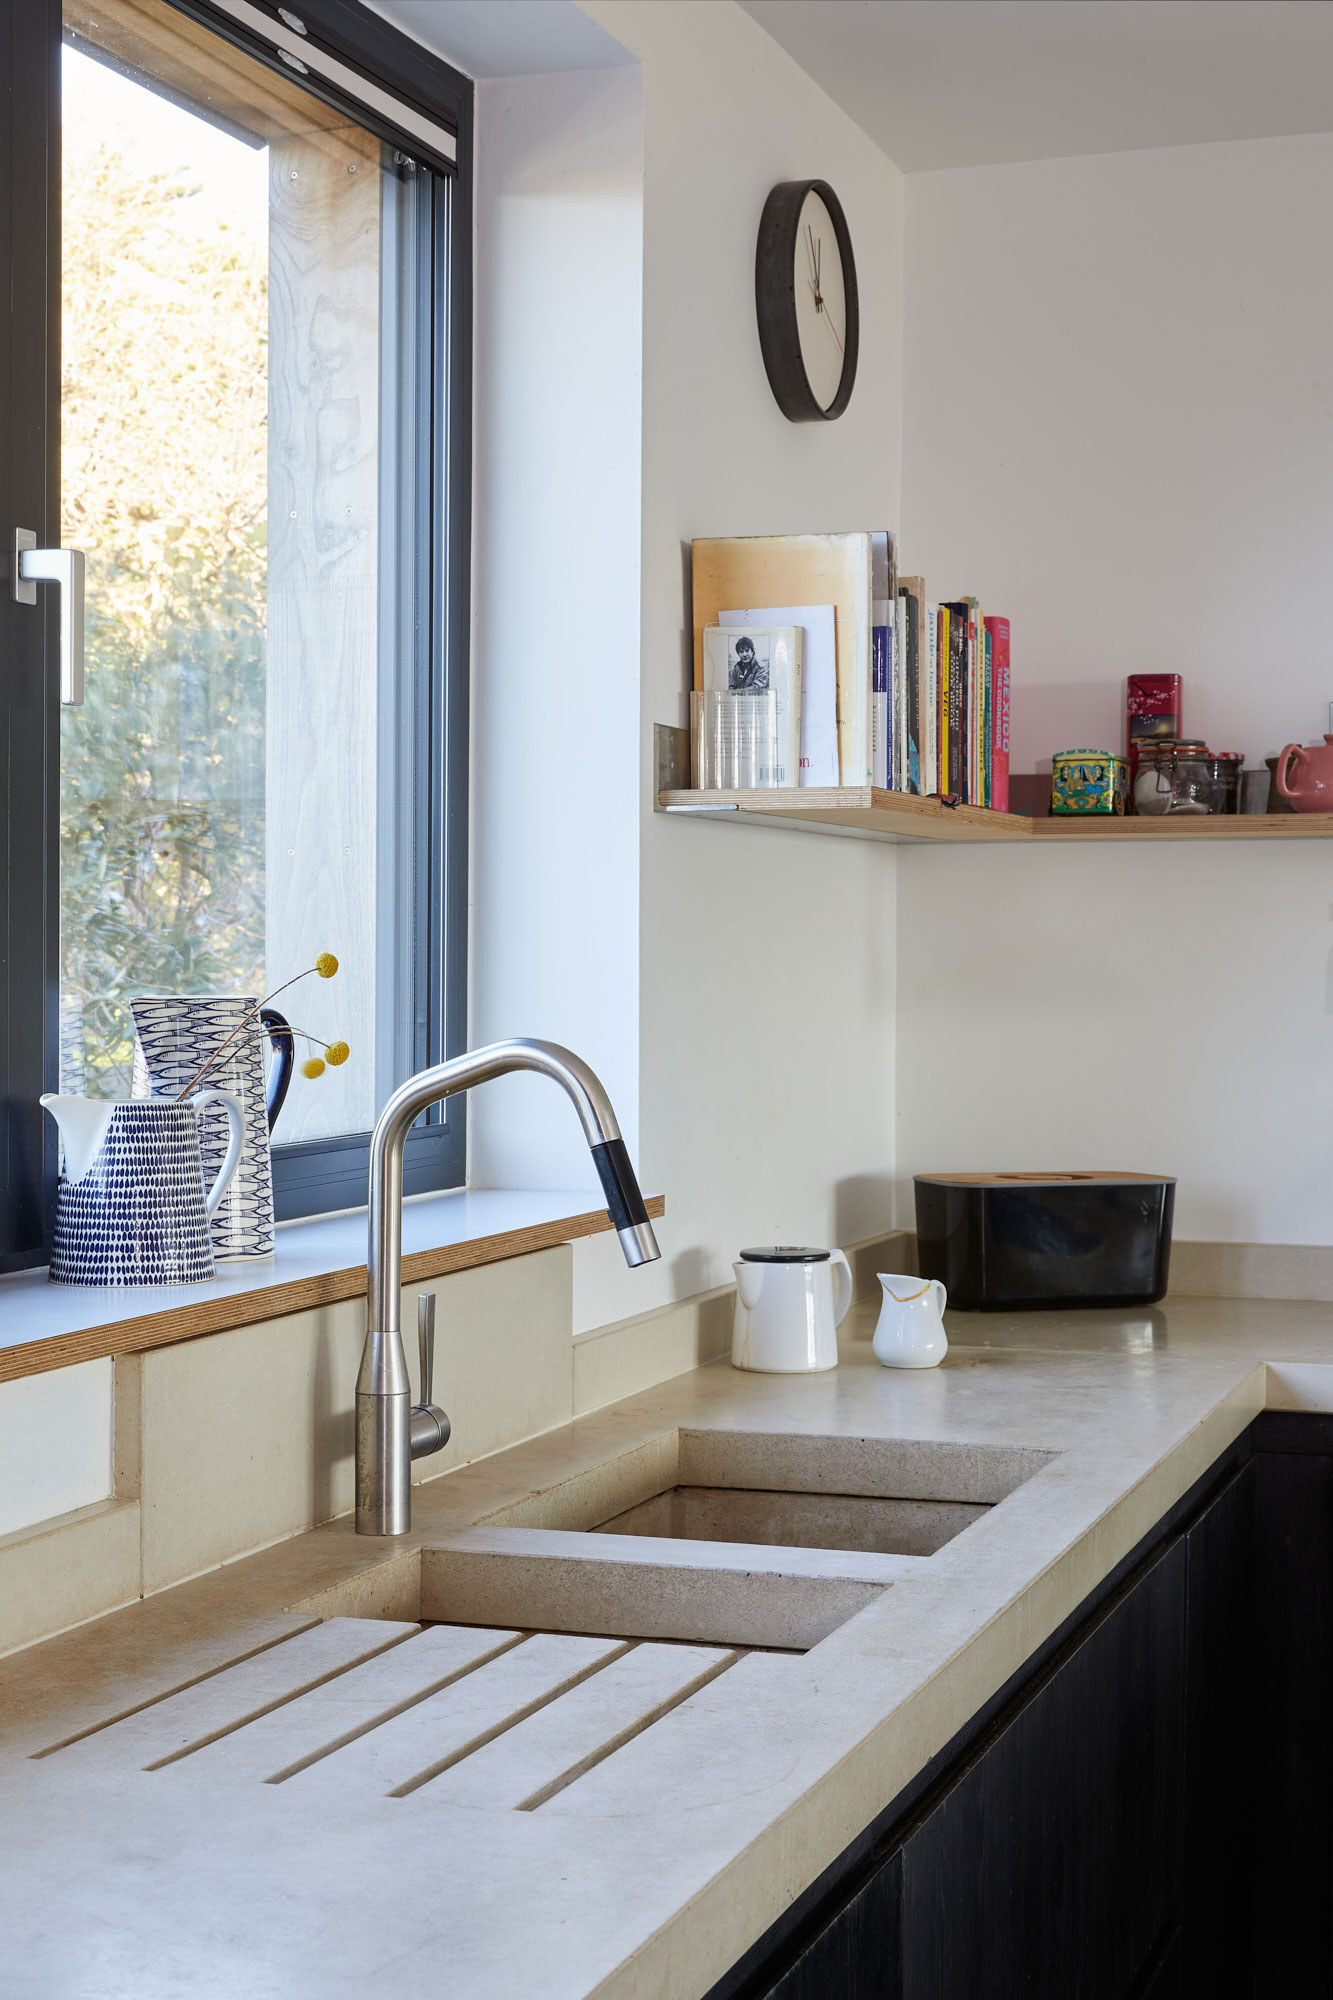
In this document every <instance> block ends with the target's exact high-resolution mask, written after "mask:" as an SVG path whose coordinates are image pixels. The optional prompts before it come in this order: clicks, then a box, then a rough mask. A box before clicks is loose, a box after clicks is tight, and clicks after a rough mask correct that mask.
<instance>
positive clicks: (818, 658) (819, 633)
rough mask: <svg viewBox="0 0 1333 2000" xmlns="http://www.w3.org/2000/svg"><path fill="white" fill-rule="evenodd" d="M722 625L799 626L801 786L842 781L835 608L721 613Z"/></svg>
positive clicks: (784, 606) (780, 606)
mask: <svg viewBox="0 0 1333 2000" xmlns="http://www.w3.org/2000/svg"><path fill="white" fill-rule="evenodd" d="M717 622H718V624H719V625H721V626H724V627H727V628H734V627H738V626H744V625H767V626H781V625H795V626H798V627H799V628H800V632H801V759H800V783H801V784H803V785H836V784H837V782H838V671H837V636H836V623H835V618H834V611H833V606H832V605H831V604H770V605H764V606H762V607H760V608H758V609H753V608H752V609H750V610H748V611H745V610H741V611H735V610H733V611H720V612H719V613H718V617H717Z"/></svg>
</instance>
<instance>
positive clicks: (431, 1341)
mask: <svg viewBox="0 0 1333 2000" xmlns="http://www.w3.org/2000/svg"><path fill="white" fill-rule="evenodd" d="M417 1354H418V1356H419V1358H420V1361H421V1400H422V1402H423V1403H425V1404H430V1403H433V1402H434V1401H435V1398H434V1396H433V1394H432V1393H431V1392H432V1390H433V1388H434V1384H435V1294H434V1292H422V1293H421V1294H420V1296H419V1297H418V1299H417Z"/></svg>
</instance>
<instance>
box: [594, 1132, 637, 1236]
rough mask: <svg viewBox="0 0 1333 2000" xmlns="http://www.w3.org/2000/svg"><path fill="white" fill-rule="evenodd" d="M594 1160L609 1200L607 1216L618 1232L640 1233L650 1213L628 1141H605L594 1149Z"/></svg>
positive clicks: (603, 1190) (607, 1201)
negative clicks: (642, 1224)
mask: <svg viewBox="0 0 1333 2000" xmlns="http://www.w3.org/2000/svg"><path fill="white" fill-rule="evenodd" d="M592 1157H593V1162H594V1164H595V1166H596V1168H597V1178H598V1179H599V1180H600V1181H601V1183H602V1192H603V1194H604V1195H605V1196H606V1212H607V1214H608V1215H609V1216H610V1218H611V1220H612V1222H613V1223H614V1224H615V1226H616V1228H617V1229H637V1228H638V1226H639V1224H640V1223H642V1222H646V1221H647V1220H648V1210H647V1209H646V1208H645V1207H644V1202H643V1195H642V1193H641V1192H640V1189H639V1183H638V1179H637V1177H636V1175H635V1172H634V1168H633V1167H632V1166H631V1165H630V1157H629V1148H628V1147H627V1146H626V1144H625V1141H624V1140H623V1139H605V1140H603V1142H602V1144H601V1145H600V1146H594V1147H593V1148H592Z"/></svg>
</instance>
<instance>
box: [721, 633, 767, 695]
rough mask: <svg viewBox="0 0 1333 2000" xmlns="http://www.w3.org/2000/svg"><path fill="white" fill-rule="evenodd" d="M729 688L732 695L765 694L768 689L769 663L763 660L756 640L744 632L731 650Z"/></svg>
mask: <svg viewBox="0 0 1333 2000" xmlns="http://www.w3.org/2000/svg"><path fill="white" fill-rule="evenodd" d="M729 652H730V658H729V659H728V661H727V688H728V690H729V692H730V693H732V694H764V693H765V692H766V691H767V689H768V661H767V660H766V659H763V660H761V659H760V657H759V655H758V654H757V653H756V652H755V649H754V640H753V639H752V638H751V637H750V635H749V633H748V632H742V633H740V634H739V636H738V637H737V638H736V640H735V641H734V643H733V644H732V646H731V647H730V648H729Z"/></svg>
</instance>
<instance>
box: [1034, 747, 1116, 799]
mask: <svg viewBox="0 0 1333 2000" xmlns="http://www.w3.org/2000/svg"><path fill="white" fill-rule="evenodd" d="M1128 792H1129V764H1128V762H1127V760H1126V759H1125V758H1124V757H1116V756H1114V755H1113V754H1112V753H1111V751H1109V750H1061V751H1060V752H1059V753H1058V754H1057V755H1056V756H1054V757H1052V759H1051V811H1052V813H1123V812H1124V810H1125V799H1126V796H1127V795H1128Z"/></svg>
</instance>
